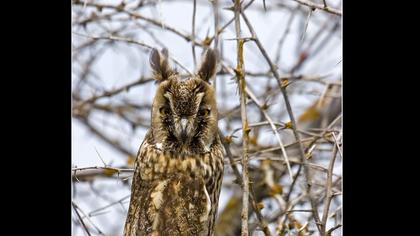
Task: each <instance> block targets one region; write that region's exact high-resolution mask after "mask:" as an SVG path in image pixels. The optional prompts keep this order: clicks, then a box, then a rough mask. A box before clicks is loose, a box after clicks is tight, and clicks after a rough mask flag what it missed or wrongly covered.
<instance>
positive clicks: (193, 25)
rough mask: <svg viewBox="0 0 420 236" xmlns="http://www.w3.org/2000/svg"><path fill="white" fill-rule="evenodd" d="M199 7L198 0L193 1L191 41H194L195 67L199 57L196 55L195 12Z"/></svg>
mask: <svg viewBox="0 0 420 236" xmlns="http://www.w3.org/2000/svg"><path fill="white" fill-rule="evenodd" d="M196 8H197V0H194V1H193V15H192V26H191V38H192V40H191V42H192V46H191V47H192V54H193V60H194V67H195V66H196V65H197V58H196V57H195V14H196Z"/></svg>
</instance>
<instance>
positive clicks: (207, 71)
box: [197, 48, 217, 83]
mask: <svg viewBox="0 0 420 236" xmlns="http://www.w3.org/2000/svg"><path fill="white" fill-rule="evenodd" d="M216 67H217V56H216V52H215V51H213V50H212V49H210V48H209V49H207V51H206V52H205V53H204V56H203V59H202V62H201V66H200V69H199V70H198V73H197V74H198V76H199V77H200V78H201V79H202V80H204V81H206V82H208V83H209V82H210V79H211V78H212V77H213V76H214V74H215V73H216Z"/></svg>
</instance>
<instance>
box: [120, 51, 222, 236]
mask: <svg viewBox="0 0 420 236" xmlns="http://www.w3.org/2000/svg"><path fill="white" fill-rule="evenodd" d="M203 58H204V61H203V62H202V65H201V66H200V68H199V70H198V72H197V74H196V75H193V76H191V77H190V78H188V79H186V80H183V79H181V78H180V77H179V76H178V74H177V73H176V72H175V71H174V70H173V69H172V68H171V67H170V65H169V61H168V52H167V50H162V51H161V52H158V51H157V50H153V51H152V53H151V55H150V64H151V68H152V70H153V75H154V78H155V79H156V81H157V82H158V88H157V90H156V95H155V97H154V100H153V104H152V114H151V117H152V119H151V120H152V122H151V128H150V129H149V131H148V132H147V134H146V136H145V139H144V141H143V143H142V145H141V146H140V149H139V152H138V155H137V159H136V162H135V171H134V175H133V181H132V187H131V188H132V190H131V199H130V205H129V210H128V214H127V219H126V224H125V227H124V235H125V236H137V235H144V236H146V235H147V236H149V235H153V236H157V235H162V236H163V235H167V236H175V235H185V236H190V235H191V236H193V235H198V236H211V235H213V231H214V222H215V221H216V220H215V219H216V214H217V208H218V201H219V195H220V190H221V184H222V178H223V155H224V154H223V146H222V145H221V142H220V139H219V136H218V127H217V121H218V119H217V106H216V99H215V92H214V89H213V87H212V86H211V85H210V82H209V81H210V78H211V77H212V76H214V74H215V70H216V56H215V53H214V52H213V51H212V50H208V51H207V52H206V53H205V54H204V57H203Z"/></svg>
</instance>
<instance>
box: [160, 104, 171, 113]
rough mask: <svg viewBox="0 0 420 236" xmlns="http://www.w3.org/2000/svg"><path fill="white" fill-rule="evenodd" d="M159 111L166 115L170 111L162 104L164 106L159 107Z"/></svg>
mask: <svg viewBox="0 0 420 236" xmlns="http://www.w3.org/2000/svg"><path fill="white" fill-rule="evenodd" d="M159 112H160V114H161V115H167V114H169V113H170V109H169V108H168V107H165V106H164V107H161V108H159Z"/></svg>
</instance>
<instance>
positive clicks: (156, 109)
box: [150, 50, 217, 153]
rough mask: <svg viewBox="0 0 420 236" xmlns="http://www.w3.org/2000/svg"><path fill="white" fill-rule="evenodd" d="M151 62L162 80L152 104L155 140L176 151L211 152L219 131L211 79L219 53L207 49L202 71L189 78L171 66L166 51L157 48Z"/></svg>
mask: <svg viewBox="0 0 420 236" xmlns="http://www.w3.org/2000/svg"><path fill="white" fill-rule="evenodd" d="M150 62H151V66H152V69H153V71H154V76H155V79H157V81H158V82H159V86H158V88H157V92H156V95H155V98H154V101H153V106H152V132H153V138H154V141H155V143H156V144H157V146H158V147H161V148H162V149H165V150H170V151H174V152H183V153H203V152H208V151H209V150H210V146H211V144H212V143H213V141H214V139H215V137H216V135H217V106H216V100H215V94H214V89H213V87H212V86H211V85H210V83H209V79H210V78H211V77H212V76H213V75H214V73H215V67H216V63H215V62H216V58H215V54H214V53H213V52H212V51H207V52H206V54H205V57H204V61H203V63H202V65H201V67H200V69H199V71H198V73H197V74H196V75H194V76H193V77H191V78H188V79H186V80H183V79H181V78H180V77H179V76H178V75H177V74H176V73H175V72H174V71H173V70H172V69H171V68H169V65H168V63H167V52H166V51H162V53H159V52H158V51H156V50H153V51H152V54H151V58H150Z"/></svg>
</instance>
